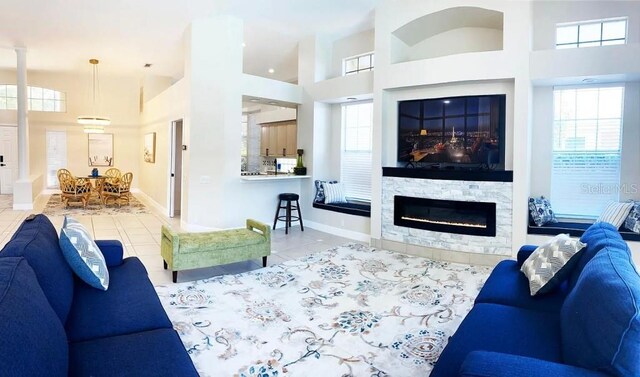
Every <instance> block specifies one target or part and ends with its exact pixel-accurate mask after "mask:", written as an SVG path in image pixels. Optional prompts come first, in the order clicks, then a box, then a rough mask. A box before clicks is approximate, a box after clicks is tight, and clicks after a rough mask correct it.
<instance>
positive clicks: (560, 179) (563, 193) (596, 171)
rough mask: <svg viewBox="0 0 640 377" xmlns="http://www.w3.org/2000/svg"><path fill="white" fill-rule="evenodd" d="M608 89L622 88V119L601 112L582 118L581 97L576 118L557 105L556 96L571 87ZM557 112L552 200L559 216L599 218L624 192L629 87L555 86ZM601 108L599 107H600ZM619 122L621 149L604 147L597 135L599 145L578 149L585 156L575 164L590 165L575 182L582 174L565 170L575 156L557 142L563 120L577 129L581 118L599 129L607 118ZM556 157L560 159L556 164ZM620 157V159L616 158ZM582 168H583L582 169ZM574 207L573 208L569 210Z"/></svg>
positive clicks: (555, 113) (555, 118)
mask: <svg viewBox="0 0 640 377" xmlns="http://www.w3.org/2000/svg"><path fill="white" fill-rule="evenodd" d="M607 88H621V89H622V98H621V109H620V117H619V118H604V117H600V114H599V113H598V114H597V115H596V117H595V118H590V119H587V118H579V115H578V114H577V111H578V110H577V96H576V104H575V105H574V106H575V107H574V109H575V110H574V115H575V116H574V118H563V117H562V115H561V111H562V110H561V109H558V108H556V100H555V98H556V95H557V93H559V92H562V91H568V90H578V91H579V90H594V89H598V90H601V89H607ZM553 92H554V114H553V139H552V143H553V145H552V153H553V155H552V162H551V164H552V165H551V195H550V198H551V203H552V205H553V207H554V210H555V212H556V215H557V216H558V217H561V218H569V219H595V218H597V217H598V216H599V214H600V213H601V211H602V210H603V209H604V207H605V206H606V204H607V202H608V201H611V200H613V201H618V200H619V194H620V188H621V187H620V177H621V163H622V153H623V151H622V137H623V132H624V97H625V93H624V92H625V86H624V84H606V85H588V86H587V85H585V86H562V87H554V90H553ZM600 95H601V94H600V92H599V93H598V105H597V108H599V103H600ZM598 111H599V110H598ZM607 120H608V121H612V120H613V121H617V120H619V122H620V126H619V127H620V131H619V139H618V145H617V149H606V148H603V149H600V147H599V146H598V142H597V134H596V146H595V148H594V149H592V150H584V151H580V150H576V151H575V152H574V154H576V155H577V156H580V155H582V157H578V158H576V161H575V163H577V164H582V165H583V166H586V167H585V168H583V170H585V171H584V172H583V173H584V178H583V179H582V178H581V180H580V181H578V182H572V180H574V181H575V179H576V177H577V176H579V175H580V174H579V173H578V174H576V175H573V176H572V173H574V171H571V169H570V168H569V170H563V168H564V167H563V166H562V161H563V160H562V159H565V161H566V159H567V158H572V153H571V151H570V150H565V149H564V148H561V146H559V145H556V141H557V140H558V139H557V136H556V133H557V132H560V131H561V129H558V128H557V127H558V126H559V123H561V122H575V126H574V127H575V129H576V132H577V129H578V124H577V123H578V121H581V122H595V123H596V132H598V128H599V127H600V124H601V123H602V122H603V121H607ZM556 159H558V160H557V161H558V162H557V163H558V165H556ZM616 159H617V161H616ZM578 169H579V168H578ZM569 201H571V202H573V204H572V205H566V204H565V203H566V202H569ZM569 208H573V209H569Z"/></svg>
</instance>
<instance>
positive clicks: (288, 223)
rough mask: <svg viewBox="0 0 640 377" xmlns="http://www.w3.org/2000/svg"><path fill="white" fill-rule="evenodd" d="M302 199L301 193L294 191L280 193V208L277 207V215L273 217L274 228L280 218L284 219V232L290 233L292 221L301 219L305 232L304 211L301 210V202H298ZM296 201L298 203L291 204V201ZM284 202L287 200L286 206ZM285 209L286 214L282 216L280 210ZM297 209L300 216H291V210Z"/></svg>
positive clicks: (302, 228)
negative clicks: (294, 192)
mask: <svg viewBox="0 0 640 377" xmlns="http://www.w3.org/2000/svg"><path fill="white" fill-rule="evenodd" d="M298 199H300V195H298V194H293V193H289V192H287V193H283V194H280V195H278V208H276V217H275V218H274V219H273V230H275V229H276V224H277V223H278V220H280V221H284V222H285V225H284V234H289V228H290V227H291V222H292V221H300V230H302V231H303V232H304V225H303V224H302V212H300V203H299V202H298ZM294 200H295V201H296V205H295V206H294V205H291V202H293V201H294ZM282 202H286V203H285V204H284V206H283V205H282ZM281 209H285V210H286V213H285V215H284V216H280V210H281ZM292 209H295V210H296V211H298V216H291V210H292Z"/></svg>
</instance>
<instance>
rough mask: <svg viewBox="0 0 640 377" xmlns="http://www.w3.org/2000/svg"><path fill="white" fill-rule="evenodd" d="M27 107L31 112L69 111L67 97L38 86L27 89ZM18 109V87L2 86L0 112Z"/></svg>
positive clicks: (0, 88)
mask: <svg viewBox="0 0 640 377" xmlns="http://www.w3.org/2000/svg"><path fill="white" fill-rule="evenodd" d="M27 106H28V108H29V111H52V112H60V113H64V112H65V111H67V95H66V94H65V93H64V92H59V91H57V90H53V89H47V88H40V87H37V86H28V87H27ZM17 108H18V87H17V86H16V85H12V84H0V110H16V109H17Z"/></svg>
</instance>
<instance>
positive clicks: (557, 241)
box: [520, 234, 587, 296]
mask: <svg viewBox="0 0 640 377" xmlns="http://www.w3.org/2000/svg"><path fill="white" fill-rule="evenodd" d="M585 246H587V244H586V243H582V242H580V240H579V239H572V238H571V237H569V235H568V234H558V235H557V236H555V237H553V238H552V239H551V241H549V242H547V243H546V244H544V245H542V246H540V247H538V248H537V249H536V250H535V251H534V252H533V253H531V255H530V256H529V258H527V260H526V261H524V263H523V264H522V268H520V271H522V273H524V275H525V276H526V277H527V279H529V290H530V291H531V296H535V295H541V294H545V293H548V292H551V291H553V290H554V289H555V288H557V287H558V286H560V284H562V282H563V281H565V280H567V278H568V277H569V274H570V273H571V270H573V268H574V267H575V265H576V263H578V260H579V259H580V258H578V257H576V256H577V255H578V252H579V251H580V250H582V249H583V248H584V247H585Z"/></svg>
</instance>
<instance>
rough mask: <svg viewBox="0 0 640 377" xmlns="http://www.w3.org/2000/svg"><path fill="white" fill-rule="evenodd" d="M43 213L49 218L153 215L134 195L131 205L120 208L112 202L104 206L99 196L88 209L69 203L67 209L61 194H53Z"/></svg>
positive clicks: (91, 199)
mask: <svg viewBox="0 0 640 377" xmlns="http://www.w3.org/2000/svg"><path fill="white" fill-rule="evenodd" d="M42 213H43V214H45V215H47V216H65V215H67V216H81V215H120V214H133V215H137V214H145V213H151V212H150V211H149V210H148V209H147V207H146V206H145V205H144V204H142V203H141V202H140V201H139V200H138V199H136V197H135V196H134V195H133V194H132V195H131V200H130V202H129V204H123V205H121V206H119V207H118V205H117V204H113V203H112V202H110V203H109V204H108V205H104V204H102V201H101V200H100V199H99V198H98V197H97V196H91V198H90V199H89V202H88V203H87V206H86V207H83V206H82V203H79V202H78V203H74V202H72V203H69V205H68V206H66V207H65V205H64V203H62V198H61V197H60V194H52V195H51V197H50V198H49V200H48V201H47V204H46V205H45V207H44V209H43V210H42Z"/></svg>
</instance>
